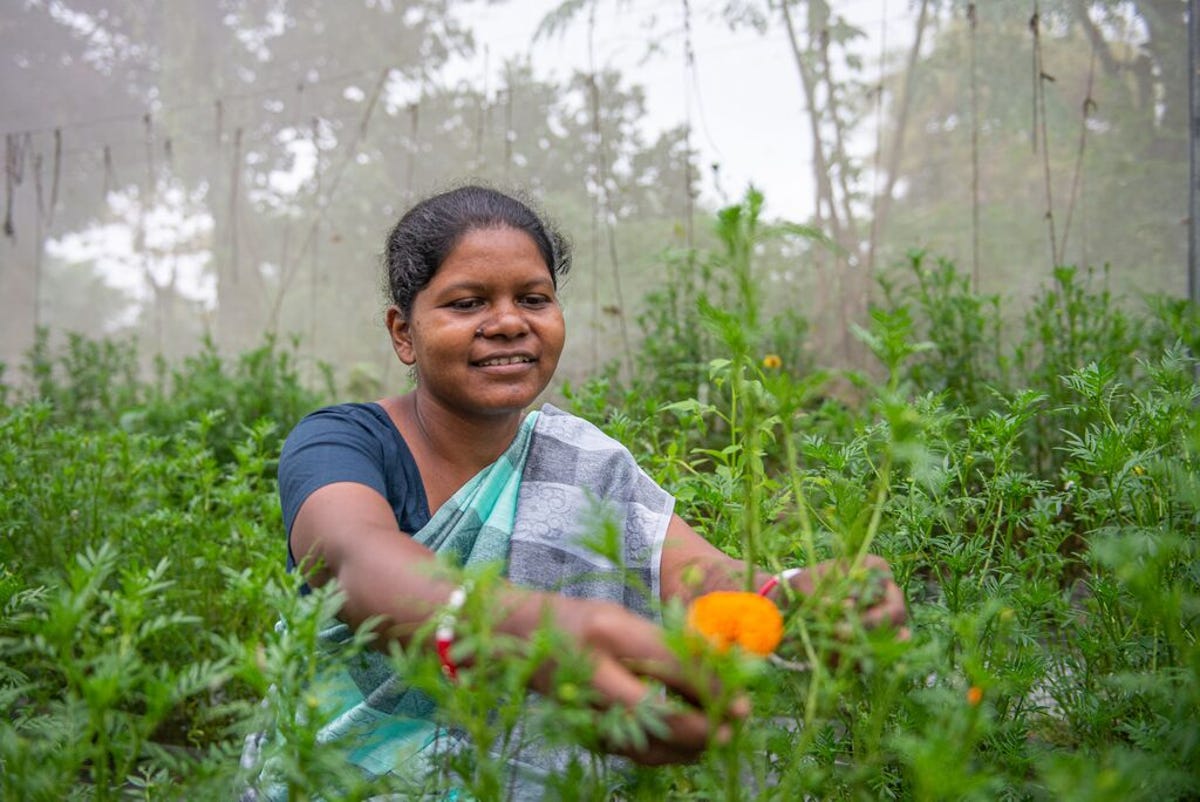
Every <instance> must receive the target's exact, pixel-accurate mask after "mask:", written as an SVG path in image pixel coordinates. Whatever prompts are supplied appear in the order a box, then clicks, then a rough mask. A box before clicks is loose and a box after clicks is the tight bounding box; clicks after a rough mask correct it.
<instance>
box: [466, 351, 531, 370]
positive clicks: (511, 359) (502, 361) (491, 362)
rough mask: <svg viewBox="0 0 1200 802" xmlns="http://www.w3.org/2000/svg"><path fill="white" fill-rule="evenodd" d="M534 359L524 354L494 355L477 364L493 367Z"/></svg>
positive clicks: (482, 366) (476, 364) (481, 366)
mask: <svg viewBox="0 0 1200 802" xmlns="http://www.w3.org/2000/svg"><path fill="white" fill-rule="evenodd" d="M533 361H534V359H533V357H531V356H527V355H524V354H520V355H516V356H494V357H492V358H491V359H483V360H480V361H479V362H476V363H475V366H476V367H480V368H491V367H498V366H500V365H519V364H522V363H526V362H533Z"/></svg>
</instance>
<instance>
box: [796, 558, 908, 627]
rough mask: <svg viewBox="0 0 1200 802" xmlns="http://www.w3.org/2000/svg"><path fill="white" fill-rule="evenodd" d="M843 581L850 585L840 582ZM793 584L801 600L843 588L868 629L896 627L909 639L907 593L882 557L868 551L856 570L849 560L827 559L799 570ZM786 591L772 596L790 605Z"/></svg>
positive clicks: (853, 609) (846, 598)
mask: <svg viewBox="0 0 1200 802" xmlns="http://www.w3.org/2000/svg"><path fill="white" fill-rule="evenodd" d="M841 582H845V583H846V584H845V585H840V583H841ZM789 584H790V585H791V590H792V591H794V592H795V593H796V594H797V595H798V596H799V597H800V599H804V598H811V597H813V596H814V595H815V594H821V595H823V596H826V597H829V594H830V592H831V591H832V592H833V593H834V595H835V596H836V595H838V594H837V591H838V590H839V589H843V590H844V594H845V595H844V596H843V597H842V598H843V603H844V604H845V606H846V607H848V608H849V610H850V611H854V612H855V613H857V617H858V620H859V622H860V623H861V624H862V625H863V627H864V628H866V629H877V628H880V627H890V628H894V629H896V631H897V636H898V637H899V638H900V639H901V640H907V639H908V628H907V627H905V626H904V622H905V621H906V620H908V608H907V606H906V605H905V603H904V593H903V591H901V590H900V586H899V585H897V584H896V581H895V579H894V578H893V577H892V569H891V566H889V565H888V564H887V561H886V560H884V559H883V558H882V557H878V556H876V555H874V554H868V555H867V556H866V557H865V558H864V559H863V562H862V564H861V565H860V566H858V567H857V568H853V569H852V568H851V566H850V565H849V563H848V562H847V561H846V560H827V561H825V562H822V563H818V564H817V565H814V566H812V567H811V568H804V569H802V570H800V571H798V572H797V573H796V574H795V575H794V576H792V578H791V581H790V583H789ZM785 594H786V591H785V590H782V589H780V590H777V591H775V592H774V593H773V594H772V596H773V598H775V599H776V600H777V601H779V602H780V603H781V604H786V603H787V602H786V601H785V600H784V595H785Z"/></svg>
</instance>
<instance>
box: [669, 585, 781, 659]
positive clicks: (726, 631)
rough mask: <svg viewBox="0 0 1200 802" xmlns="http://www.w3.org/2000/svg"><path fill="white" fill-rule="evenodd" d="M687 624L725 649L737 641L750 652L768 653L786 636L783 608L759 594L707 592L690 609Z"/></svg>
mask: <svg viewBox="0 0 1200 802" xmlns="http://www.w3.org/2000/svg"><path fill="white" fill-rule="evenodd" d="M687 625H688V629H691V630H693V631H695V632H699V633H700V634H702V635H704V637H706V638H708V640H709V641H710V642H712V643H713V644H714V645H716V647H717V648H718V649H720V650H721V651H724V650H726V649H728V648H729V647H730V645H732V644H735V643H736V644H737V645H738V646H740V647H742V648H743V649H745V650H746V651H748V652H754V653H755V654H761V655H768V654H770V653H771V652H773V651H775V647H776V646H778V645H779V641H780V640H782V639H783V616H782V615H780V614H779V608H778V607H776V606H775V603H774V602H772V601H771V600H770V599H765V598H763V597H762V596H759V595H758V594H757V593H747V592H739V591H730V590H719V591H716V592H714V593H706V594H704V595H703V596H701V597H700V598H698V599H696V600H695V601H694V602H692V605H691V607H689V608H688V615H687Z"/></svg>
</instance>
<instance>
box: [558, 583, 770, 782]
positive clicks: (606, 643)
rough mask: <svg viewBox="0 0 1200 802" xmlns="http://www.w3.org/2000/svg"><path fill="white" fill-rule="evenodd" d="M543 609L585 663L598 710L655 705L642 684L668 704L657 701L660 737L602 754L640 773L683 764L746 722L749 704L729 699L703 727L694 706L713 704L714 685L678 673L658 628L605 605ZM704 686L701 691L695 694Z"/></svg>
mask: <svg viewBox="0 0 1200 802" xmlns="http://www.w3.org/2000/svg"><path fill="white" fill-rule="evenodd" d="M550 604H551V606H552V609H553V614H552V620H553V622H554V624H555V625H556V626H557V627H559V629H560V630H561V631H562V632H563V633H564V634H565V635H566V636H567V637H568V638H570V639H571V640H572V641H574V642H575V643H576V644H578V646H579V648H580V650H581V651H582V652H583V653H585V654H586V655H588V656H589V657H590V658H591V659H592V661H593V672H592V676H591V681H592V688H593V690H594V691H595V693H596V694H597V696H598V697H599V702H598V704H599V706H600V707H602V708H611V707H615V706H621V707H624V708H626V709H629V710H631V711H632V709H633V708H634V707H636V706H637V705H639V704H643V703H647V702H649V703H650V704H654V703H656V701H657V700H658V691H657V690H656V688H655V687H654V686H653V685H650V684H647V680H653V681H656V682H657V683H660V684H661V685H662V686H665V688H666V689H667V692H668V694H669V695H670V696H671V697H672V699H671V701H668V700H667V699H662V700H661V704H662V707H663V717H662V720H663V723H664V724H665V725H666V730H667V732H666V735H664V736H662V737H657V736H655V735H652V734H651V733H646V736H647V738H646V746H645V748H644V749H633V748H631V747H629V746H622V745H617V744H607V745H605V748H606V749H607V751H610V752H613V753H616V754H621V755H625V756H626V757H629V758H630V759H632V760H633V761H635V762H637V763H642V764H645V765H661V764H666V763H687V762H691V761H694V760H696V759H697V758H698V757H699V756H700V754H701V753H702V752H703V751H704V750H705V748H707V747H708V746H709V745H711V744H712V743H714V742H717V743H720V742H723V741H724V740H726V739H728V738H729V736H730V724H731V722H732V721H734V720H737V719H742V718H745V717H746V716H747V715H748V714H749V712H750V704H749V700H748V699H747V698H746V697H737V698H735V699H733V700H732V701H730V702H729V703H728V704H727V706H726V709H725V710H722V711H721V713H720V716H719V717H717V718H716V719H715V721H714V720H710V717H709V715H708V714H707V713H706V712H705V711H704V710H703V709H702V707H701V704H702V701H701V700H712V699H715V698H720V694H719V693H717V691H718V687H717V685H716V681H715V678H708V679H701V678H699V677H697V676H696V675H695V671H692V673H691V675H689V674H688V672H685V670H684V667H683V665H682V664H681V663H680V662H679V659H678V658H677V657H676V656H675V655H674V654H672V652H671V650H670V649H669V648H668V647H667V645H666V642H665V640H664V633H663V630H662V628H661V627H659V626H657V625H655V624H653V623H651V622H650V621H647V620H646V619H644V618H641V617H640V616H638V615H636V614H634V613H631V612H630V611H628V610H626V609H625V608H623V607H621V606H620V605H618V604H614V603H611V602H599V601H590V600H583V599H572V598H567V597H564V596H554V597H552V598H551V599H550ZM552 675H553V670H548V671H544V672H542V673H541V674H540V675H539V676H538V678H536V679H535V686H538V685H542V686H546V685H549V684H551V681H552V680H551V676H552ZM704 682H707V684H708V688H707V689H702V688H700V687H697V684H698V683H704ZM537 689H538V690H539V691H542V692H547V691H552V690H553V689H552V688H548V687H538V688H537ZM648 697H649V698H648Z"/></svg>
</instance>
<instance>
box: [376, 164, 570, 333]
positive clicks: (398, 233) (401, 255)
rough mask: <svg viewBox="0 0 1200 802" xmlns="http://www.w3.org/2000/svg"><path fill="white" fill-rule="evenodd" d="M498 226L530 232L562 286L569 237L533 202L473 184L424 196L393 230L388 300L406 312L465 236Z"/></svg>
mask: <svg viewBox="0 0 1200 802" xmlns="http://www.w3.org/2000/svg"><path fill="white" fill-rule="evenodd" d="M496 228H511V229H514V230H516V231H523V232H525V233H526V234H528V235H529V238H530V239H532V240H533V241H534V243H535V244H536V245H537V248H538V251H539V252H540V253H541V254H542V259H544V260H545V262H546V267H547V268H548V269H549V270H550V279H551V281H553V282H554V286H555V287H558V278H559V276H562V275H564V274H566V272H567V271H568V270H569V269H570V267H571V247H570V244H569V243H568V242H567V240H566V239H565V238H564V237H563V236H562V235H561V234H559V232H558V231H557V230H556V229H555V228H554V227H553V226H552V225H551V224H550V223H549V222H547V221H545V220H544V219H543V218H542V217H541V216H539V215H538V214H537V212H535V211H534V210H533V209H532V208H530V205H529V204H527V203H525V202H523V201H521V200H518V199H516V198H514V197H511V196H509V195H506V194H504V193H503V192H499V191H497V190H494V189H490V188H488V187H482V186H477V185H468V186H463V187H458V188H457V189H451V190H449V191H447V192H441V193H439V194H437V195H433V196H431V197H429V198H426V199H425V200H423V201H421V202H420V203H418V204H417V205H416V206H414V207H412V208H411V209H409V210H408V211H407V212H406V213H405V214H404V216H403V217H401V218H400V222H398V223H396V225H395V227H394V228H393V229H392V231H391V233H390V234H388V238H387V247H386V249H385V250H384V254H383V263H384V267H385V268H386V270H387V294H388V298H389V300H390V301H391V302H392V303H394V304H395V305H396V306H397V307H399V309H400V312H401V313H402V314H403V315H404V317H406V318H407V317H408V316H409V315H410V314H411V313H412V304H413V298H415V297H416V295H417V293H418V292H420V291H421V290H423V289H424V288H425V287H426V286H427V285H428V284H429V282H430V280H432V279H433V274H434V273H436V272H437V271H438V268H440V267H441V266H442V263H443V262H444V261H445V260H446V257H447V256H449V255H450V252H451V251H453V250H454V247H455V246H456V245H458V243H459V242H460V241H461V240H462V238H463V237H464V236H466V235H467V234H469V233H470V232H472V231H478V230H481V229H484V230H486V229H496Z"/></svg>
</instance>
